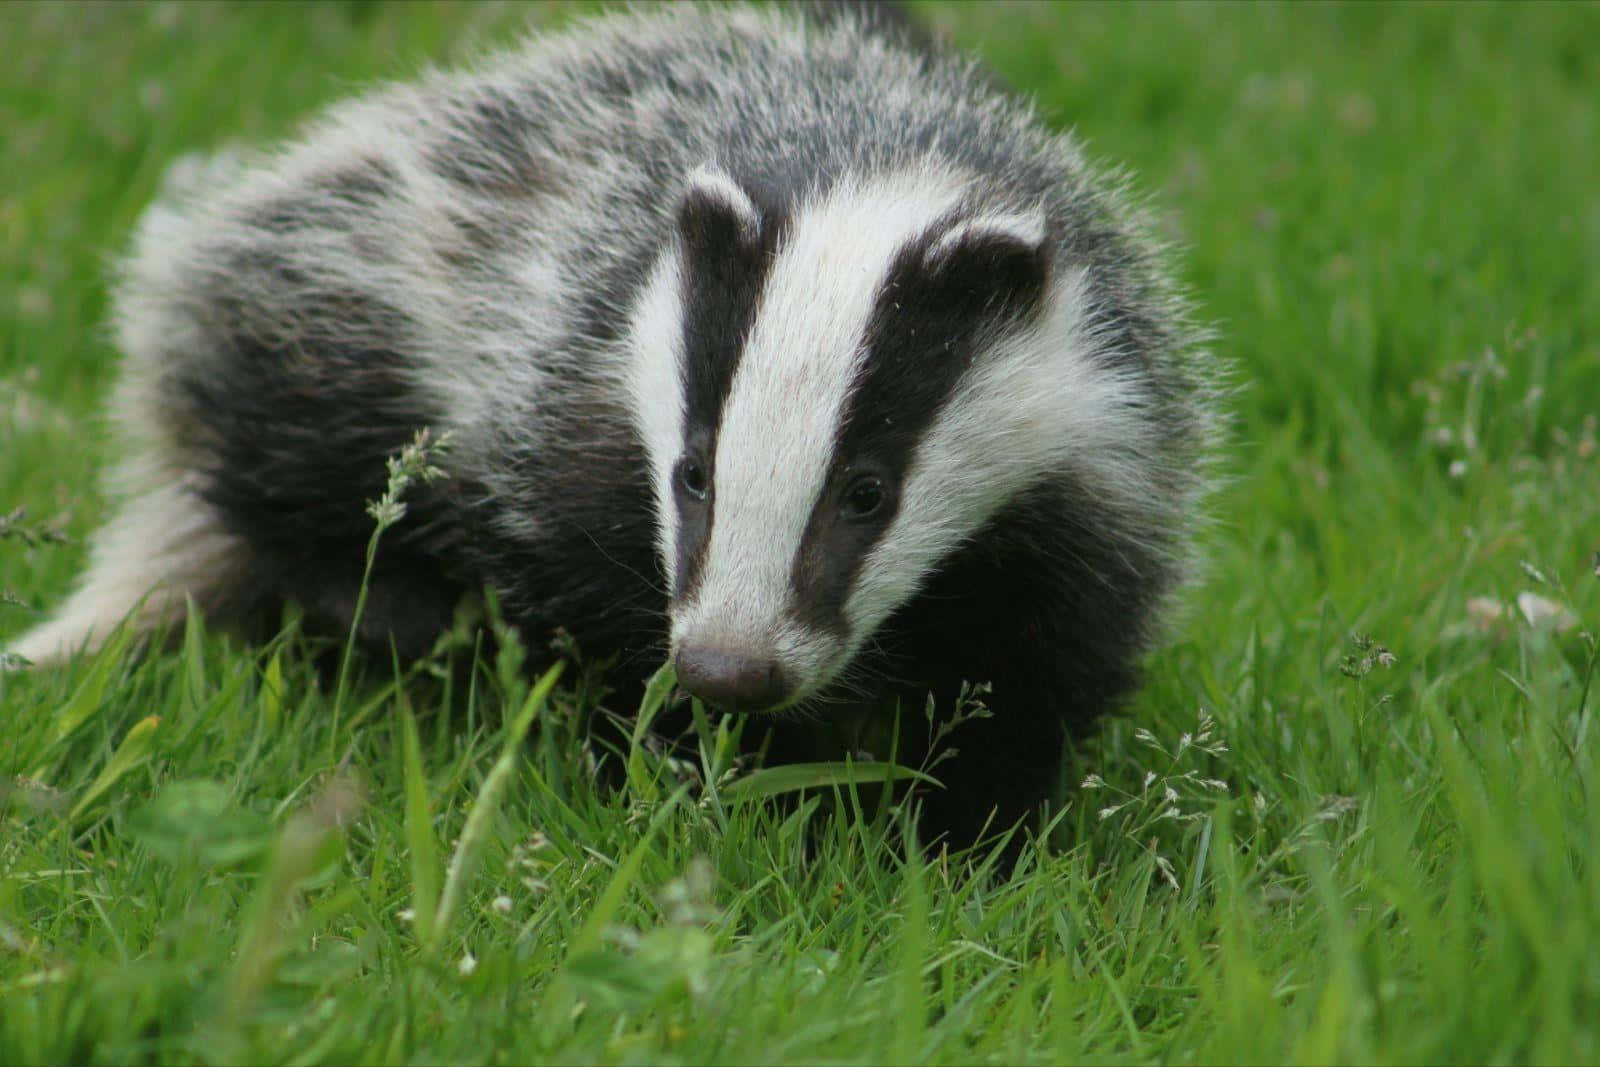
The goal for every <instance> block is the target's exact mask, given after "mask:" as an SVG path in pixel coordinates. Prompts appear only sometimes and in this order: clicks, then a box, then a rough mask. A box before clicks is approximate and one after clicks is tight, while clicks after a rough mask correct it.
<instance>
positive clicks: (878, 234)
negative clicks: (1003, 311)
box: [674, 173, 962, 640]
mask: <svg viewBox="0 0 1600 1067" xmlns="http://www.w3.org/2000/svg"><path fill="white" fill-rule="evenodd" d="M961 192H962V186H961V184H960V183H959V182H958V181H957V180H955V179H954V178H951V177H947V176H945V175H943V174H940V173H934V174H929V173H918V174H899V175H890V176H885V177H882V178H878V179H874V180H872V181H868V182H863V183H859V184H858V183H844V184H842V185H841V186H840V187H838V188H836V189H834V190H832V191H831V192H830V193H829V194H828V195H827V196H826V197H824V198H823V199H822V200H820V201H819V202H815V203H811V204H803V205H802V206H801V207H800V208H799V210H798V211H797V213H796V216H795V219H794V222H793V224H792V228H791V230H790V232H789V236H788V239H787V241H785V242H784V244H783V246H782V248H781V251H780V252H779V253H778V257H777V259H776V260H775V261H774V263H773V264H772V269H771V272H770V273H769V274H768V276H767V283H766V286H765V288H764V289H763V292H762V296H761V301H760V304H759V305H758V307H757V310H756V315H755V319H754V321H753V323H752V325H751V330H750V336H749V339H748V341H747V342H746V344H745V348H744V353H743V355H742V357H741V358H740V360H739V364H738V368H737V370H736V371H735V372H734V378H733V383H732V388H731V389H730V391H729V394H728V399H727V401H726V403H725V404H724V405H723V409H722V419H721V423H720V428H719V431H718V436H717V454H716V460H715V471H714V477H715V490H714V491H715V504H714V512H713V520H712V526H711V541H710V544H709V546H708V551H707V554H706V557H705V563H704V569H703V570H702V572H701V575H700V584H699V590H698V593H697V596H696V599H695V603H694V604H692V605H688V606H686V611H685V612H684V613H683V614H682V616H681V617H680V618H678V619H677V620H675V621H676V625H675V626H674V633H675V636H676V635H677V634H681V633H688V632H702V631H714V632H716V633H718V634H721V635H726V636H728V637H730V638H743V639H750V638H755V637H757V636H758V635H763V636H765V637H766V638H767V639H769V640H770V639H772V638H773V637H774V635H775V634H776V632H777V631H778V630H779V629H781V628H783V626H784V616H785V614H786V612H787V610H788V608H789V606H790V590H789V583H790V574H791V570H792V567H793V564H794V558H795V553H796V551H797V550H798V548H799V546H800V541H801V538H802V537H803V536H804V534H805V529H806V523H807V520H808V519H809V518H810V516H811V511H812V508H813V507H814V506H815V504H816V501H817V497H818V495H819V493H820V492H821V489H822V485H823V482H824V479H825V478H826V476H827V472H828V467H829V465H830V463H831V462H832V460H833V451H834V442H835V439H836V437H837V432H838V428H839V421H840V419H841V417H842V415H843V411H844V405H845V401H846V399H847V398H848V396H849V391H850V386H851V382H852V381H853V380H854V378H855V375H856V372H857V368H858V365H859V363H860V361H861V359H862V357H863V355H864V352H863V345H862V342H863V336H864V334H865V332H866V329H867V324H868V320H869V318H870V316H871V314H872V311H873V308H874V306H875V305H876V302H877V298H878V292H879V289H880V287H881V285H882V283H883V280H884V278H885V276H886V275H887V274H888V271H889V266H890V264H891V263H892V262H893V260H894V257H895V255H896V254H897V253H898V252H899V251H900V250H901V249H902V248H903V247H905V245H906V244H907V243H908V242H909V241H911V240H912V239H913V238H915V237H916V236H918V235H919V234H921V233H922V232H923V231H925V230H926V229H927V228H928V227H929V225H930V224H932V223H933V222H934V221H936V220H937V219H938V218H939V217H940V216H942V215H944V214H946V213H947V212H949V211H950V210H951V209H952V208H954V207H955V206H956V204H957V202H958V200H959V198H960V196H961Z"/></svg>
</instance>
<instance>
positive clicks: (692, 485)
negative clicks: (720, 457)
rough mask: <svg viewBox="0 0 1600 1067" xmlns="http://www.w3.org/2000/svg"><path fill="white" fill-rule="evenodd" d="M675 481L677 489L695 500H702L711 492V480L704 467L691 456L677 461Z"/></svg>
mask: <svg viewBox="0 0 1600 1067" xmlns="http://www.w3.org/2000/svg"><path fill="white" fill-rule="evenodd" d="M677 481H678V488H679V489H681V490H683V491H684V492H685V493H687V494H689V496H690V497H691V498H693V499H695V500H704V499H705V498H706V494H707V493H708V492H710V490H711V479H710V477H709V476H707V474H706V469H705V467H703V466H701V464H700V461H699V460H697V459H695V458H694V457H692V456H684V457H683V458H682V459H680V460H679V461H678V470H677Z"/></svg>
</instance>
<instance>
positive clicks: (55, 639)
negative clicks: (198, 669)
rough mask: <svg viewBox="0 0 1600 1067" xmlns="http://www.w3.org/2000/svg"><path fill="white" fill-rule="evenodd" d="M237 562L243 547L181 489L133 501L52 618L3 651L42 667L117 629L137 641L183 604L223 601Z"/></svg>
mask: <svg viewBox="0 0 1600 1067" xmlns="http://www.w3.org/2000/svg"><path fill="white" fill-rule="evenodd" d="M244 556H245V550H244V546H243V545H242V544H241V543H240V542H239V541H238V539H237V538H235V537H233V536H232V535H231V534H229V533H228V532H227V531H226V530H224V529H223V528H222V526H221V524H220V523H219V522H218V520H217V517H216V515H215V513H214V512H213V511H212V510H211V508H210V506H209V505H207V504H206V503H205V502H204V501H202V500H201V499H200V498H199V497H198V496H196V495H195V494H194V493H193V492H192V491H190V490H188V489H187V488H185V487H182V486H178V485H170V486H166V487H163V488H160V489H157V490H155V491H154V492H149V493H145V494H142V495H140V496H137V497H135V498H133V499H131V500H129V501H128V503H127V504H126V505H125V506H124V508H123V509H122V511H121V512H120V513H119V514H118V515H117V516H116V517H115V518H113V519H112V520H111V521H110V522H109V523H107V524H106V525H105V526H104V527H102V528H101V529H100V530H99V531H98V533H96V535H95V539H94V543H93V546H92V548H91V552H90V560H89V568H88V571H87V573H86V574H85V575H84V578H83V583H82V584H81V585H80V586H79V587H78V589H77V590H76V591H75V592H74V593H73V594H72V595H71V596H70V597H68V598H67V602H66V603H65V604H63V605H61V607H60V609H59V610H58V611H57V612H56V614H55V617H54V618H52V619H51V620H50V621H49V622H46V623H44V624H42V625H40V626H38V627H36V628H35V629H33V630H30V631H28V632H27V633H25V634H23V635H22V636H21V637H19V638H17V640H16V641H14V642H13V643H12V644H11V645H10V647H9V648H8V649H7V651H9V652H12V653H14V654H16V655H19V656H21V657H23V658H24V659H26V660H28V661H29V662H30V663H33V664H34V665H36V666H48V665H52V664H58V663H64V662H66V661H67V660H68V659H70V658H71V657H72V656H74V655H76V654H78V653H80V652H94V651H96V650H98V649H99V648H100V646H101V645H103V644H105V642H106V640H107V639H108V638H109V637H110V636H111V634H112V632H113V631H114V630H115V629H116V628H117V626H118V625H119V624H121V623H122V622H124V621H126V622H127V623H128V625H129V626H131V627H133V628H134V630H135V631H136V632H137V633H140V634H144V633H148V632H150V631H152V630H155V629H157V628H159V627H161V626H166V625H170V624H173V623H176V622H179V621H181V620H182V618H183V614H184V599H185V597H186V596H187V597H193V599H194V600H195V602H196V603H197V604H199V605H201V606H202V607H205V606H209V605H214V604H215V603H217V602H218V601H219V600H221V599H225V598H226V596H227V595H228V593H229V591H230V590H231V588H232V585H233V583H234V582H236V581H237V580H238V578H239V575H240V573H241V572H242V570H243V560H244Z"/></svg>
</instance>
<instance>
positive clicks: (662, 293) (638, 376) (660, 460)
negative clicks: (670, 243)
mask: <svg viewBox="0 0 1600 1067" xmlns="http://www.w3.org/2000/svg"><path fill="white" fill-rule="evenodd" d="M629 344H630V346H631V348H632V350H633V352H634V359H633V362H632V365H631V366H630V368H629V375H628V389H629V392H630V394H631V397H632V401H633V418H634V425H635V427H636V428H637V429H638V431H639V437H640V439H641V440H642V441H643V442H644V449H645V455H646V456H647V457H648V458H649V461H650V482H651V485H652V486H654V488H655V497H656V551H657V553H658V555H659V556H660V558H661V561H662V564H663V566H664V567H665V568H666V573H667V585H668V588H671V586H672V584H673V582H674V581H675V580H676V577H677V575H676V571H677V567H678V553H677V550H676V547H677V541H678V508H677V504H676V503H675V502H674V500H673V494H672V469H673V467H674V465H675V464H676V463H677V461H678V456H679V454H680V453H681V452H682V451H683V422H684V418H685V415H684V405H685V401H684V395H683V267H682V264H681V263H680V262H679V256H678V254H677V253H676V252H672V253H668V254H667V255H664V256H662V257H661V260H660V262H658V263H657V264H656V268H655V271H654V272H653V273H652V274H651V276H650V282H649V285H648V286H647V287H646V288H645V290H644V293H643V295H642V296H641V298H640V301H639V306H638V309H637V311H636V313H635V315H634V320H633V336H632V337H631V338H630V340H629Z"/></svg>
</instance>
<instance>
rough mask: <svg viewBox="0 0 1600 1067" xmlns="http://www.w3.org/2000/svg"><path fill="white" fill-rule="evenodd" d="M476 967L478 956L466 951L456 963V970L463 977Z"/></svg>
mask: <svg viewBox="0 0 1600 1067" xmlns="http://www.w3.org/2000/svg"><path fill="white" fill-rule="evenodd" d="M477 969H478V957H476V956H474V955H473V954H472V953H470V952H468V953H465V954H464V955H462V957H461V962H460V963H458V964H456V971H457V973H459V974H460V975H461V977H463V978H465V977H467V976H468V975H470V974H471V973H472V972H473V971H475V970H477Z"/></svg>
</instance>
